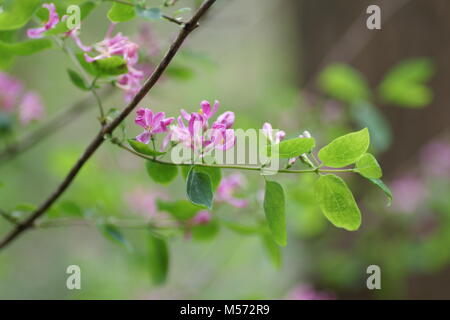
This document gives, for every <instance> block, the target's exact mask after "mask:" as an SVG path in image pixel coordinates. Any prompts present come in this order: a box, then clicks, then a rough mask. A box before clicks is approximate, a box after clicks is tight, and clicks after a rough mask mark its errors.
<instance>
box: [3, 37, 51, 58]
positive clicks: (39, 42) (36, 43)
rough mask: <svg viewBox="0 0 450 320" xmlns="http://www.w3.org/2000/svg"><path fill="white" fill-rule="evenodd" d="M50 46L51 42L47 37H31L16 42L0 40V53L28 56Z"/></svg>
mask: <svg viewBox="0 0 450 320" xmlns="http://www.w3.org/2000/svg"><path fill="white" fill-rule="evenodd" d="M51 47H52V42H51V40H49V39H33V40H27V41H23V42H16V43H7V42H3V41H0V53H5V54H11V55H17V56H29V55H32V54H34V53H37V52H39V51H42V50H45V49H49V48H51Z"/></svg>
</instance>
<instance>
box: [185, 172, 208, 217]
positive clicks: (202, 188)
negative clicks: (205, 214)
mask: <svg viewBox="0 0 450 320" xmlns="http://www.w3.org/2000/svg"><path fill="white" fill-rule="evenodd" d="M186 193H187V196H188V198H189V200H190V201H191V202H192V203H193V204H197V205H200V206H205V207H206V208H208V209H211V208H212V205H213V197H214V194H213V190H212V182H211V177H210V176H209V174H207V173H205V172H203V171H200V170H198V169H197V167H196V166H194V167H192V168H191V170H190V171H189V174H188V178H187V182H186Z"/></svg>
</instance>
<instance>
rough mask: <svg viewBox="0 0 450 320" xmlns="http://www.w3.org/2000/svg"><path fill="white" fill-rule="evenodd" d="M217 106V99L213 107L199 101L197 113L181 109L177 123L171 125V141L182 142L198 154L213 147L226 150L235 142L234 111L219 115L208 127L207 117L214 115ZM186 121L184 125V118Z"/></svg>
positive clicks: (206, 102)
mask: <svg viewBox="0 0 450 320" xmlns="http://www.w3.org/2000/svg"><path fill="white" fill-rule="evenodd" d="M218 108H219V101H215V103H214V107H213V108H211V105H210V103H209V102H208V101H203V102H202V103H201V109H200V111H199V112H198V113H191V114H189V113H187V112H186V111H185V110H184V109H182V110H181V116H179V117H178V119H177V120H178V121H177V122H178V125H177V126H174V127H172V133H171V139H172V141H176V142H180V143H183V144H184V145H185V146H186V147H188V148H191V149H193V150H195V151H196V152H199V153H200V154H203V153H206V152H209V151H211V150H213V149H220V150H228V149H230V148H232V147H233V146H234V144H235V142H236V137H235V135H234V130H233V129H231V127H232V126H233V124H234V118H235V116H234V113H233V112H231V111H228V112H225V113H224V114H222V115H220V116H219V117H218V118H217V120H216V121H215V122H214V123H213V124H212V127H211V128H210V129H209V119H210V118H211V117H213V116H214V114H215V113H216V112H217V109H218ZM183 119H184V120H187V121H188V125H187V126H186V125H185V123H184V120H183Z"/></svg>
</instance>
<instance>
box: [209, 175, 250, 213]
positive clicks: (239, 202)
mask: <svg viewBox="0 0 450 320" xmlns="http://www.w3.org/2000/svg"><path fill="white" fill-rule="evenodd" d="M245 184H246V180H245V176H244V175H242V174H241V173H234V174H232V175H230V176H228V177H224V178H223V179H222V181H221V182H220V184H219V187H218V188H217V192H216V201H217V202H226V203H228V204H230V205H232V206H233V207H236V208H245V207H247V206H248V201H247V200H246V199H239V198H236V197H235V196H234V194H235V193H236V191H237V190H239V189H241V188H242V187H244V186H245Z"/></svg>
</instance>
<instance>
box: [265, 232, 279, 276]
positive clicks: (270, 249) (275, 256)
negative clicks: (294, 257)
mask: <svg viewBox="0 0 450 320" xmlns="http://www.w3.org/2000/svg"><path fill="white" fill-rule="evenodd" d="M261 240H262V243H263V246H264V249H265V251H266V252H267V255H268V257H269V259H270V261H271V262H272V263H273V265H274V267H275V268H277V269H279V268H281V265H282V262H283V261H282V255H281V249H280V247H279V246H278V245H277V244H276V243H275V242H274V241H273V238H272V237H271V236H270V234H267V233H264V234H262V236H261Z"/></svg>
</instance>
